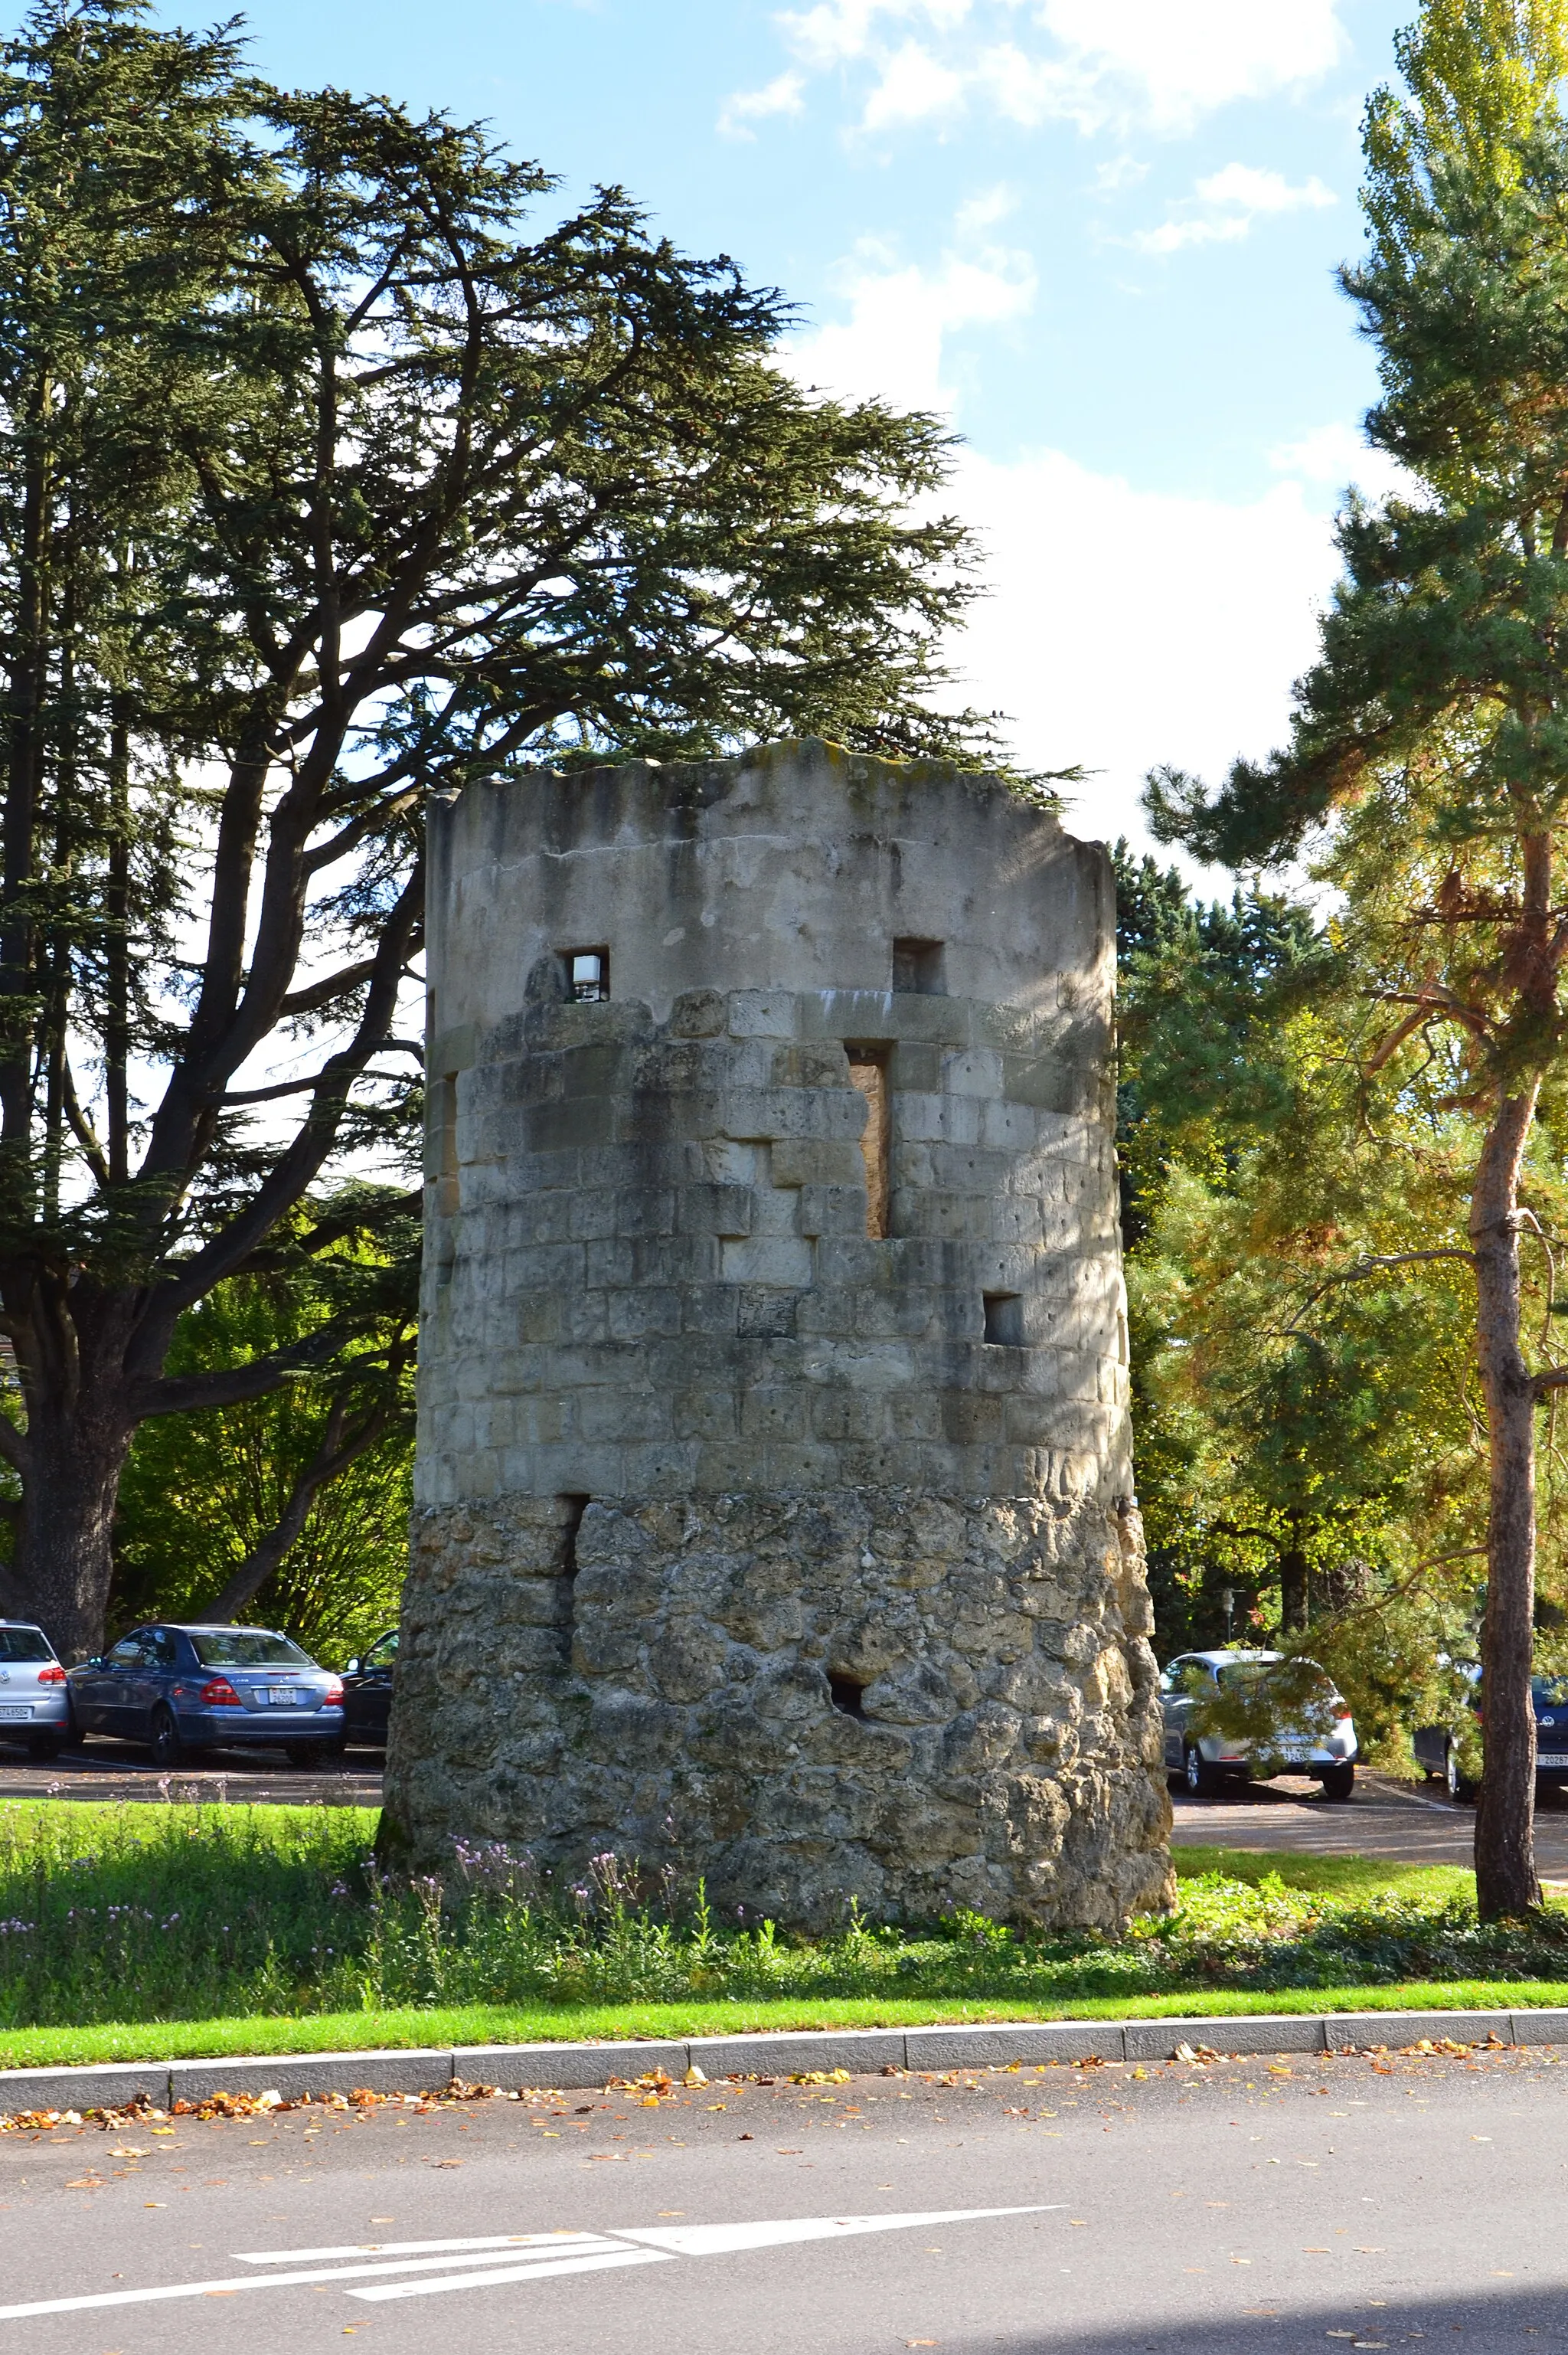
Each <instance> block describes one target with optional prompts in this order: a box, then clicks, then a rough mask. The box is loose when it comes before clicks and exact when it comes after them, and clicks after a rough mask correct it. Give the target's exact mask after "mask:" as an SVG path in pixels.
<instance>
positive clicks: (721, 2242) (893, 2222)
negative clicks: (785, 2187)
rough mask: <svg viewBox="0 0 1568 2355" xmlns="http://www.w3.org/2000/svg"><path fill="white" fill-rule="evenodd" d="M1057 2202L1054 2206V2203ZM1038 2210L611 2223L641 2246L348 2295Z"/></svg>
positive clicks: (411, 2291)
mask: <svg viewBox="0 0 1568 2355" xmlns="http://www.w3.org/2000/svg"><path fill="white" fill-rule="evenodd" d="M1058 2204H1059V2203H1058ZM1044 2212H1045V2211H1044V2210H1043V2209H1038V2208H933V2209H925V2210H921V2211H918V2212H917V2213H916V2214H915V2215H912V2216H785V2217H781V2218H778V2219H775V2220H772V2221H770V2222H767V2223H761V2224H646V2225H634V2226H630V2227H628V2226H623V2225H619V2224H618V2225H615V2226H614V2227H612V2230H613V2231H614V2232H615V2235H616V2238H617V2239H619V2240H622V2241H639V2242H641V2243H644V2244H645V2245H644V2246H642V2247H641V2248H637V2249H627V2250H625V2251H624V2252H623V2253H622V2254H620V2255H617V2256H602V2257H601V2256H591V2257H586V2256H585V2257H562V2258H560V2259H559V2260H558V2261H556V2260H552V2261H551V2262H550V2263H548V2264H532V2265H527V2266H520V2267H518V2268H517V2269H516V2270H512V2269H510V2268H507V2269H500V2268H495V2267H487V2268H486V2270H485V2271H484V2272H483V2273H481V2274H455V2275H453V2274H445V2275H442V2276H441V2278H440V2280H439V2281H417V2282H408V2281H404V2282H389V2283H387V2286H386V2287H385V2288H383V2289H351V2290H350V2291H349V2293H348V2294H349V2296H350V2297H362V2298H365V2299H366V2300H374V2301H376V2303H380V2302H382V2301H383V2300H385V2299H387V2298H395V2297H429V2296H434V2295H435V2294H436V2293H437V2292H439V2291H440V2290H448V2289H488V2288H489V2286H490V2285H491V2284H492V2283H493V2282H520V2281H537V2280H538V2279H539V2277H540V2276H541V2275H545V2274H588V2273H599V2272H608V2271H609V2269H610V2268H611V2267H613V2266H616V2265H634V2264H647V2263H648V2262H649V2261H650V2260H651V2259H655V2258H659V2257H721V2256H729V2255H732V2254H735V2253H736V2251H738V2250H741V2249H777V2248H782V2247H784V2246H786V2245H787V2244H789V2243H795V2242H799V2241H832V2240H841V2239H843V2238H845V2237H846V2236H847V2235H848V2234H850V2233H852V2232H898V2231H900V2230H902V2231H905V2232H912V2231H914V2229H915V2228H916V2225H924V2226H925V2228H926V2229H927V2231H929V2230H930V2228H931V2227H932V2226H933V2225H934V2224H967V2223H969V2222H971V2221H972V2220H973V2219H974V2218H976V2217H980V2216H1035V2215H1042V2214H1044Z"/></svg>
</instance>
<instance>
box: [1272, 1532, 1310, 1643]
mask: <svg viewBox="0 0 1568 2355" xmlns="http://www.w3.org/2000/svg"><path fill="white" fill-rule="evenodd" d="M1279 1624H1280V1626H1281V1628H1282V1629H1283V1630H1284V1631H1285V1632H1286V1633H1287V1634H1298V1633H1299V1632H1300V1630H1301V1629H1302V1628H1304V1627H1305V1626H1306V1625H1307V1556H1306V1553H1305V1552H1304V1550H1302V1548H1301V1547H1300V1546H1299V1545H1290V1546H1287V1547H1286V1549H1285V1551H1284V1552H1283V1553H1282V1554H1281V1555H1280V1557H1279Z"/></svg>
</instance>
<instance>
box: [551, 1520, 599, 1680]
mask: <svg viewBox="0 0 1568 2355" xmlns="http://www.w3.org/2000/svg"><path fill="white" fill-rule="evenodd" d="M559 1502H560V1506H561V1513H562V1518H561V1576H562V1577H563V1578H564V1579H565V1580H566V1582H567V1591H566V1594H565V1596H564V1598H563V1600H564V1601H565V1604H566V1611H565V1613H564V1614H563V1615H562V1617H561V1618H560V1619H559V1620H558V1621H557V1625H558V1626H559V1629H560V1642H561V1663H562V1666H563V1667H564V1668H569V1667H570V1665H571V1658H572V1653H573V1650H574V1649H575V1647H576V1645H577V1531H578V1530H579V1529H581V1527H582V1525H583V1515H584V1514H585V1513H586V1512H587V1510H588V1506H589V1504H590V1503H591V1502H592V1499H591V1498H590V1497H561V1498H560V1499H559Z"/></svg>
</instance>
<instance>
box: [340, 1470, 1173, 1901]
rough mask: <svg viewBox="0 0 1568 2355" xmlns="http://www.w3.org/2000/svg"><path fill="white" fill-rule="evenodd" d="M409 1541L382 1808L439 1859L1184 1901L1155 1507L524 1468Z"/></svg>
mask: <svg viewBox="0 0 1568 2355" xmlns="http://www.w3.org/2000/svg"><path fill="white" fill-rule="evenodd" d="M414 1546H415V1552H416V1563H415V1575H414V1576H413V1577H412V1578H411V1579H410V1581H409V1583H408V1612H407V1615H406V1618H405V1624H404V1636H403V1644H402V1648H401V1656H400V1659H399V1666H398V1678H399V1687H400V1690H399V1697H398V1699H399V1706H398V1709H397V1712H395V1715H394V1720H393V1741H392V1748H391V1752H390V1753H389V1755H388V1759H387V1825H388V1830H389V1834H390V1837H391V1839H392V1841H393V1843H394V1844H395V1845H396V1846H399V1847H400V1848H401V1849H402V1852H403V1853H404V1854H405V1855H407V1856H408V1858H409V1859H411V1860H413V1861H416V1862H418V1864H419V1865H420V1866H421V1867H423V1868H426V1869H429V1870H438V1871H439V1870H441V1868H442V1865H443V1863H444V1862H445V1861H447V1860H448V1859H449V1856H450V1842H451V1839H452V1838H453V1828H454V1827H456V1828H461V1836H462V1837H463V1838H468V1839H471V1840H476V1841H489V1840H502V1841H505V1842H508V1843H510V1844H513V1845H515V1846H517V1847H520V1848H525V1849H529V1850H530V1851H531V1852H532V1853H533V1854H534V1855H535V1858H536V1859H538V1861H539V1862H540V1863H541V1864H542V1865H544V1866H546V1867H548V1868H550V1869H551V1870H554V1871H556V1872H557V1873H562V1874H565V1875H568V1876H571V1877H576V1876H578V1875H580V1874H581V1873H582V1872H583V1871H584V1870H586V1868H587V1866H588V1861H589V1859H591V1858H592V1857H594V1856H595V1855H597V1854H599V1853H601V1852H603V1851H604V1850H607V1849H612V1850H614V1851H615V1852H616V1854H617V1855H618V1856H619V1857H620V1859H622V1860H623V1861H626V1860H630V1859H632V1858H636V1859H639V1860H640V1861H641V1865H642V1866H643V1867H644V1868H645V1869H646V1870H650V1871H654V1870H659V1869H661V1868H662V1867H664V1866H667V1865H673V1866H675V1867H676V1868H678V1870H680V1871H681V1873H682V1874H683V1876H684V1877H685V1878H687V1879H688V1880H689V1879H692V1878H694V1877H695V1876H696V1875H697V1874H699V1873H700V1874H702V1875H703V1876H704V1877H705V1881H706V1885H707V1891H708V1895H709V1898H710V1900H711V1902H713V1903H714V1904H715V1908H718V1909H720V1910H721V1911H723V1912H725V1913H728V1915H729V1916H730V1918H732V1919H733V1918H734V1916H735V1913H736V1909H737V1908H739V1907H744V1908H745V1911H746V1915H747V1918H748V1919H758V1918H760V1917H762V1916H764V1915H766V1916H768V1917H769V1918H771V1919H774V1920H777V1921H779V1922H780V1923H785V1924H789V1925H793V1926H799V1927H800V1928H805V1929H817V1930H821V1929H826V1928H830V1927H832V1925H834V1924H835V1923H840V1922H842V1920H843V1919H844V1916H845V1912H846V1909H847V1907H848V1904H849V1902H850V1901H851V1900H852V1899H853V1900H857V1901H858V1902H859V1905H860V1907H861V1909H862V1911H863V1913H864V1914H865V1915H866V1916H867V1917H869V1918H871V1919H879V1920H904V1921H920V1920H931V1919H935V1918H937V1917H938V1916H940V1915H942V1914H944V1913H949V1912H951V1911H952V1910H954V1909H956V1908H959V1907H972V1908H973V1909H974V1910H975V1911H976V1912H978V1913H983V1914H986V1915H988V1916H989V1917H990V1918H991V1919H992V1920H996V1921H1002V1922H1011V1923H1017V1924H1020V1925H1022V1924H1026V1923H1027V1924H1033V1925H1035V1926H1037V1927H1042V1928H1053V1929H1060V1928H1068V1927H1093V1928H1099V1929H1106V1930H1114V1929H1116V1928H1118V1927H1119V1926H1120V1925H1122V1924H1123V1923H1125V1922H1126V1921H1127V1920H1128V1917H1129V1916H1130V1915H1131V1914H1133V1913H1140V1912H1148V1911H1153V1910H1159V1909H1162V1908H1163V1907H1165V1906H1168V1905H1169V1904H1170V1903H1171V1899H1172V1895H1173V1882H1172V1878H1171V1863H1170V1856H1169V1852H1168V1849H1167V1846H1166V1842H1167V1838H1168V1834H1169V1830H1170V1824H1171V1806H1170V1800H1169V1797H1168V1796H1167V1794H1166V1789H1165V1782H1164V1772H1163V1767H1162V1764H1161V1759H1162V1749H1161V1735H1160V1708H1159V1702H1158V1699H1157V1695H1156V1668H1155V1663H1154V1658H1153V1655H1152V1653H1151V1652H1150V1646H1149V1642H1148V1636H1149V1632H1150V1606H1149V1597H1148V1591H1147V1588H1146V1586H1145V1584H1144V1580H1143V1561H1142V1540H1141V1533H1140V1530H1139V1524H1138V1516H1137V1514H1136V1511H1133V1510H1129V1509H1123V1510H1120V1511H1118V1510H1117V1509H1114V1508H1107V1506H1106V1505H1105V1504H1103V1503H1101V1502H1099V1501H1097V1500H1096V1499H1092V1498H1089V1499H1086V1498H1083V1497H1072V1496H1066V1495H1062V1496H1045V1497H1005V1498H1001V1499H994V1498H993V1499H991V1500H979V1501H977V1500H964V1499H953V1500H947V1499H942V1498H936V1497H931V1496H929V1495H923V1494H920V1493H918V1492H916V1491H914V1490H909V1489H853V1490H847V1489H846V1490H836V1491H829V1492H826V1493H823V1494H820V1495H815V1496H809V1497H808V1496H767V1495H758V1494H756V1493H747V1494H738V1495H727V1496H726V1495H720V1496H703V1497H690V1498H684V1499H678V1500H672V1499H667V1498H653V1499H646V1500H641V1501H639V1500H635V1499H627V1498H621V1499H618V1500H616V1501H614V1502H610V1503H599V1502H594V1503H591V1504H588V1506H587V1507H586V1509H585V1508H583V1507H582V1505H581V1504H580V1502H578V1501H576V1500H573V1499H571V1498H566V1497H560V1498H556V1497H529V1496H514V1497H502V1498H499V1499H490V1500H487V1501H485V1502H484V1503H482V1504H472V1503H471V1504H466V1505H461V1506H442V1507H437V1508H430V1509H428V1510H426V1511H424V1512H423V1513H420V1514H418V1515H416V1518H415V1523H414ZM410 1727H418V1729H419V1740H418V1752H417V1754H416V1753H414V1752H413V1751H412V1750H411V1749H410V1748H409V1747H408V1745H407V1744H406V1742H404V1741H403V1740H402V1739H400V1736H399V1729H400V1728H401V1729H407V1728H410Z"/></svg>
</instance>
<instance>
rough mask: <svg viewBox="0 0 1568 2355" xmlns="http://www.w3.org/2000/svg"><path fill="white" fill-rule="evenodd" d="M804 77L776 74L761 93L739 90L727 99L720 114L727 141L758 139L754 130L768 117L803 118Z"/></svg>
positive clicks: (795, 74)
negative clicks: (786, 115)
mask: <svg viewBox="0 0 1568 2355" xmlns="http://www.w3.org/2000/svg"><path fill="white" fill-rule="evenodd" d="M805 88H806V82H805V77H804V76H803V75H801V74H798V73H781V74H776V75H775V76H774V78H773V80H771V81H770V82H768V83H767V84H766V85H765V86H764V87H763V88H762V89H761V90H737V91H736V92H735V94H734V96H733V97H731V98H726V101H725V102H724V106H723V108H722V110H721V112H720V114H719V119H718V127H719V131H720V133H721V134H722V135H723V136H724V137H725V138H726V139H755V138H756V136H757V133H756V132H755V131H753V130H752V129H751V127H750V126H751V125H752V123H758V122H760V121H761V120H762V119H763V118H764V117H765V116H767V115H769V114H800V112H803V110H804V105H805V100H804V96H803V93H804V91H805Z"/></svg>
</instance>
